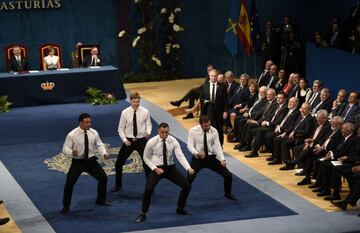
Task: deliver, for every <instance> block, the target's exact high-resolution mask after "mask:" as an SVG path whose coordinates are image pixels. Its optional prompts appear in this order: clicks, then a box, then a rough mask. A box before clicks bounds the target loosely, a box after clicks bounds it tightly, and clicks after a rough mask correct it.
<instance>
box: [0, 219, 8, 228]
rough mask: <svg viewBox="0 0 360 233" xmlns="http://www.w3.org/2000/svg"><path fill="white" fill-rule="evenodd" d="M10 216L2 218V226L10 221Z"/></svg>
mask: <svg viewBox="0 0 360 233" xmlns="http://www.w3.org/2000/svg"><path fill="white" fill-rule="evenodd" d="M9 220H10V218H0V226H1V225H4V224H6V223H7V222H9Z"/></svg>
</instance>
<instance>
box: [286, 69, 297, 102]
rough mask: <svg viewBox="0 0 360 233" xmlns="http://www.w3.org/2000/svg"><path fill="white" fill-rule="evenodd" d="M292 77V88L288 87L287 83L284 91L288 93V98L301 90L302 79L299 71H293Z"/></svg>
mask: <svg viewBox="0 0 360 233" xmlns="http://www.w3.org/2000/svg"><path fill="white" fill-rule="evenodd" d="M290 78H291V80H292V84H291V86H290V89H289V87H287V84H286V85H285V87H284V89H283V92H284V93H285V94H287V95H288V98H291V97H295V96H296V93H297V91H298V90H299V81H300V79H301V77H300V74H299V73H292V74H291V75H290ZM290 78H289V79H290ZM299 106H301V105H299Z"/></svg>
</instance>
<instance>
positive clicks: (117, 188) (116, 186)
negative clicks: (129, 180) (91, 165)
mask: <svg viewBox="0 0 360 233" xmlns="http://www.w3.org/2000/svg"><path fill="white" fill-rule="evenodd" d="M120 190H121V186H118V185H115V186H114V187H112V188H111V192H113V193H115V192H119V191H120Z"/></svg>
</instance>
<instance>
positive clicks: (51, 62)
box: [43, 47, 60, 70]
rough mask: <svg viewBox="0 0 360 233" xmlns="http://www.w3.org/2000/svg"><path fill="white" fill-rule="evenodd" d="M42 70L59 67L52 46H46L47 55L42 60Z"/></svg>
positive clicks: (58, 60)
mask: <svg viewBox="0 0 360 233" xmlns="http://www.w3.org/2000/svg"><path fill="white" fill-rule="evenodd" d="M43 69H44V70H56V69H60V58H59V56H56V55H55V49H54V48H53V47H49V48H48V55H47V56H46V57H44V60H43Z"/></svg>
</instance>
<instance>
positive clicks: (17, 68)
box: [9, 56, 29, 72]
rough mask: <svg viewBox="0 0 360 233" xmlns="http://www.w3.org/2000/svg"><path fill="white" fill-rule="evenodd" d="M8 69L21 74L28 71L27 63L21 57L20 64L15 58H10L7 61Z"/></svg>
mask: <svg viewBox="0 0 360 233" xmlns="http://www.w3.org/2000/svg"><path fill="white" fill-rule="evenodd" d="M9 63H10V64H9V69H10V71H13V72H21V71H28V70H29V62H28V60H27V59H26V58H25V57H23V56H21V64H19V62H18V61H17V60H16V58H15V56H11V57H10V61H9Z"/></svg>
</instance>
